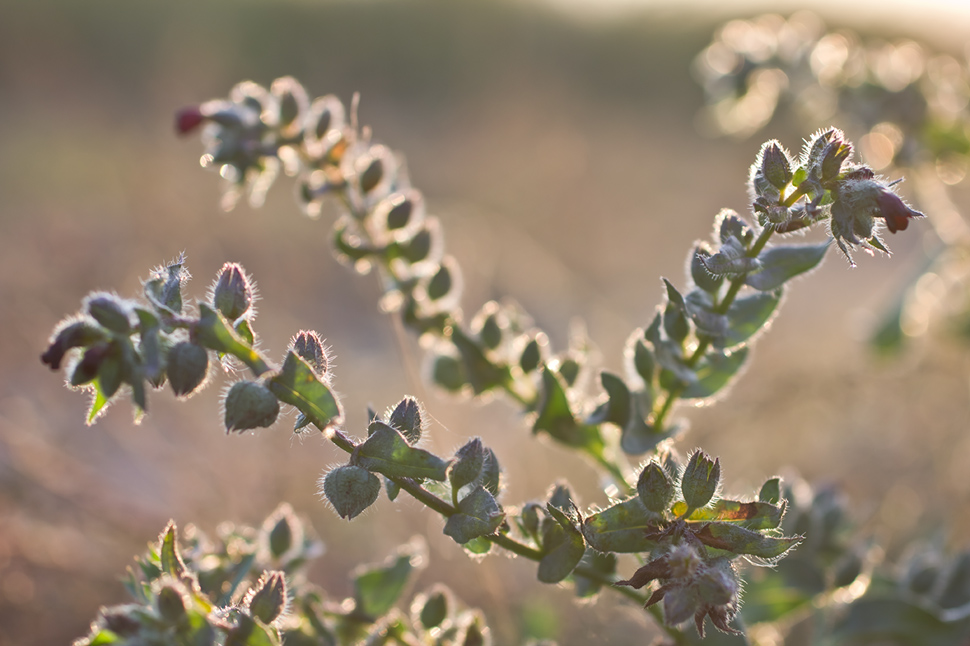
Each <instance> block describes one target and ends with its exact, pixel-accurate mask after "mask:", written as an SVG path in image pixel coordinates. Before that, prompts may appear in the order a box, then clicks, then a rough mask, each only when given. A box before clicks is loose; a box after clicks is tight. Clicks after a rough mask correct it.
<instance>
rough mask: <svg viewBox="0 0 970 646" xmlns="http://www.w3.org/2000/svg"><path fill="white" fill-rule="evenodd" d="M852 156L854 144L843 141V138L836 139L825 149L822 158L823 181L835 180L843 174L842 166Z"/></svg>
mask: <svg viewBox="0 0 970 646" xmlns="http://www.w3.org/2000/svg"><path fill="white" fill-rule="evenodd" d="M851 154H852V144H850V143H847V142H845V141H842V139H841V138H837V139H834V140H833V141H832V142H831V143H830V144H829V145H828V146H826V147H825V152H824V155H823V157H822V177H821V179H822V181H823V182H825V181H829V180H833V179H835V178H836V177H838V176H839V173H841V172H842V164H844V163H845V161H846V160H847V159H848V158H849V156H850V155H851Z"/></svg>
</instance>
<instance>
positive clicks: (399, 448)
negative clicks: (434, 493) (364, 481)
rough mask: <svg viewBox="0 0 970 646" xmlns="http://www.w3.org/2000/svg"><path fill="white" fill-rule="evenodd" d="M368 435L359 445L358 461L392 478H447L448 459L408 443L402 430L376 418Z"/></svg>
mask: <svg viewBox="0 0 970 646" xmlns="http://www.w3.org/2000/svg"><path fill="white" fill-rule="evenodd" d="M367 434H368V438H367V439H366V440H365V441H364V442H363V443H362V444H360V445H359V446H358V447H357V464H358V465H360V466H362V467H363V468H365V469H367V470H368V471H374V472H376V473H380V474H383V475H385V476H388V477H390V478H429V479H431V480H438V481H444V480H445V478H447V475H446V474H447V471H448V462H446V461H444V460H442V459H441V458H439V457H438V456H436V455H434V454H433V453H429V452H428V451H425V450H424V449H417V448H414V447H413V446H411V445H410V444H408V443H407V440H405V439H404V436H403V435H401V433H400V432H399V431H398V430H397V429H395V428H392V427H390V426H388V425H387V424H385V423H384V422H381V421H378V420H375V421H373V422H371V423H370V426H368V427H367Z"/></svg>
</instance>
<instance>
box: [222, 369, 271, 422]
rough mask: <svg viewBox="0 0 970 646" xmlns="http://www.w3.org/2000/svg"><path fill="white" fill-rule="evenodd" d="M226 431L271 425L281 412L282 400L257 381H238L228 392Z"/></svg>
mask: <svg viewBox="0 0 970 646" xmlns="http://www.w3.org/2000/svg"><path fill="white" fill-rule="evenodd" d="M225 407H226V414H225V425H226V432H227V433H231V432H233V431H247V430H249V429H253V428H260V427H263V428H265V427H267V426H271V425H272V424H273V422H275V421H276V416H277V415H279V413H280V402H279V400H278V399H277V398H276V395H274V394H273V393H272V392H270V390H269V389H268V388H267V387H266V386H264V385H262V384H259V383H256V382H255V381H238V382H236V383H235V384H233V385H232V388H230V389H229V392H228V393H227V394H226V401H225Z"/></svg>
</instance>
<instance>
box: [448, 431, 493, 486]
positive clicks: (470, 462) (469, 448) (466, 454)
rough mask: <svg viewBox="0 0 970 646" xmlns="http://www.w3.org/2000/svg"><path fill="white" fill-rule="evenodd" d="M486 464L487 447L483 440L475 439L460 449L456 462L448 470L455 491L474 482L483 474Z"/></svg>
mask: <svg viewBox="0 0 970 646" xmlns="http://www.w3.org/2000/svg"><path fill="white" fill-rule="evenodd" d="M484 464H485V447H484V446H482V440H481V438H478V437H474V438H472V439H470V440H468V442H467V443H466V444H465V445H464V446H463V447H461V448H460V449H458V451H457V452H456V453H455V461H454V462H452V464H451V466H450V467H449V468H448V480H449V481H450V482H451V486H452V488H454V489H456V490H457V489H461V488H462V487H464V486H465V485H467V484H470V483H471V482H474V481H475V479H476V478H478V476H479V475H481V473H482V467H483V466H484Z"/></svg>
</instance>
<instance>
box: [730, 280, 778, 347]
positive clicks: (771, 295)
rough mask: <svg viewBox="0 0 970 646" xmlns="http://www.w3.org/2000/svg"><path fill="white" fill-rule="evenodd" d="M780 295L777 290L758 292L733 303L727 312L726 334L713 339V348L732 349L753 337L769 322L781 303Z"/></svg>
mask: <svg viewBox="0 0 970 646" xmlns="http://www.w3.org/2000/svg"><path fill="white" fill-rule="evenodd" d="M781 294H782V290H781V289H777V290H775V291H773V292H759V293H757V294H752V295H751V296H745V297H743V298H739V299H738V300H736V301H734V303H732V304H731V307H730V308H729V309H728V311H727V317H728V331H727V334H726V335H724V337H722V338H719V339H715V340H714V343H713V345H714V347H717V348H732V347H734V346H736V345H740V344H742V343H744V342H745V341H747V340H748V339H750V338H751V337H752V336H754V334H755V333H757V332H758V331H759V330H761V329H762V328H763V327H764V326H765V325H766V324H767V323H768V321H770V320H771V317H772V315H773V314H774V313H775V309H776V308H777V307H778V303H779V302H781Z"/></svg>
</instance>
